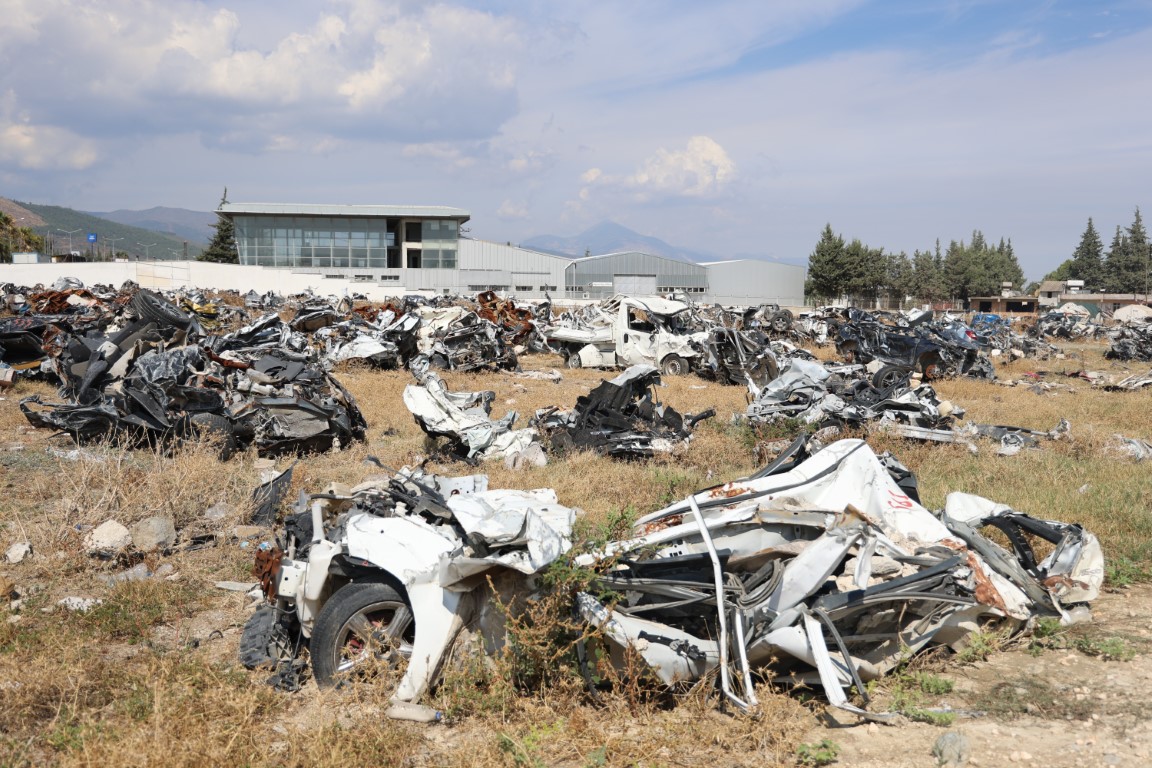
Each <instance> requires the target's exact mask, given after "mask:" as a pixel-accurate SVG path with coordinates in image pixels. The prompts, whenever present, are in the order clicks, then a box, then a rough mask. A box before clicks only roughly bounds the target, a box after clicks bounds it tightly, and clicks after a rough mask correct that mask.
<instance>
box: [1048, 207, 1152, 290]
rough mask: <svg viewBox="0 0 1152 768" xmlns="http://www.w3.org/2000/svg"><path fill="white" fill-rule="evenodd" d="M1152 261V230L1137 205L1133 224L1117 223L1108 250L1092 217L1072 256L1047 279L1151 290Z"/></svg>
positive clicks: (1091, 287)
mask: <svg viewBox="0 0 1152 768" xmlns="http://www.w3.org/2000/svg"><path fill="white" fill-rule="evenodd" d="M1150 261H1152V245H1150V244H1149V242H1148V232H1147V231H1146V230H1145V229H1144V221H1143V219H1141V218H1140V209H1139V208H1137V209H1136V216H1135V217H1134V218H1133V220H1132V224H1131V225H1130V226H1128V227H1127V228H1124V229H1121V228H1120V226H1119V225H1117V226H1116V234H1115V235H1114V236H1113V237H1112V245H1111V246H1109V248H1108V251H1107V253H1105V251H1104V243H1103V242H1102V241H1101V240H1100V235H1099V233H1097V232H1096V225H1095V224H1093V223H1092V219H1091V218H1089V219H1088V226H1087V227H1086V228H1085V229H1084V234H1082V235H1081V236H1080V244H1079V245H1077V246H1076V250H1075V251H1073V253H1072V258H1070V259H1067V260H1066V261H1065V262H1064V263H1062V264H1061V265H1060V266H1058V267H1057V268H1056V269H1055V270H1053V271H1052V272H1049V273H1048V274H1047V275H1045V276H1044V279H1045V280H1083V281H1084V287H1085V288H1087V289H1088V290H1093V291H1105V292H1107V293H1143V294H1147V293H1148V288H1149V280H1150V278H1152V270H1150V267H1152V264H1150Z"/></svg>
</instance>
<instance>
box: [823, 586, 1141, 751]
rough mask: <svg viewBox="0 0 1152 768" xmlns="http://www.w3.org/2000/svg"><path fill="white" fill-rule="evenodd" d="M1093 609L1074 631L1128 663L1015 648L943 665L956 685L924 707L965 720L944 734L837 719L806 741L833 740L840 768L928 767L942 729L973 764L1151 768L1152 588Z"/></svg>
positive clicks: (1112, 596)
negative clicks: (1110, 645) (1111, 644)
mask: <svg viewBox="0 0 1152 768" xmlns="http://www.w3.org/2000/svg"><path fill="white" fill-rule="evenodd" d="M1092 607H1093V618H1094V621H1093V624H1092V625H1091V626H1090V627H1086V628H1084V629H1082V630H1081V631H1083V632H1085V633H1087V634H1086V636H1090V637H1094V638H1105V637H1107V638H1118V639H1121V640H1123V641H1124V642H1125V643H1126V644H1127V645H1128V647H1129V649H1130V652H1133V653H1134V655H1133V656H1132V657H1131V658H1130V659H1127V660H1114V659H1108V660H1105V658H1104V657H1102V656H1089V655H1086V654H1085V653H1083V652H1081V651H1079V650H1076V649H1074V648H1049V649H1035V650H1032V651H1029V649H1027V648H1016V649H1009V650H1006V651H1003V652H1000V653H995V654H992V655H991V656H990V657H989V658H988V659H987V660H986V661H981V662H977V663H974V664H971V665H962V666H956V665H954V664H948V665H945V666H942V671H941V672H940V673H939V674H940V676H941V677H943V678H945V679H947V680H950V681H952V683H953V684H954V686H955V687H954V689H953V691H952V693H949V694H946V695H942V696H939V697H934V699H933V700H932V701H931V702H929V703H930V704H931V705H932V706H937V707H950V708H952V709H954V710H956V711H958V712H961V713H966V714H968V716H963V715H962V716H960V717H958V718H957V720H956V723H955V725H953V726H952V727H951V728H941V727H937V726H934V725H929V724H926V723H916V722H907V721H905V722H901V723H899V724H896V725H877V724H861V723H860V722H859V720H858V719H857V718H855V717H853V716H851V715H848V714H837V715H835V716H834V717H831V718H829V720H828V721H827V722H826V723H822V724H818V725H814V726H813V728H812V729H811V730H810V731H809V733H808V734H807V737H806V738H805V742H807V743H815V742H818V741H820V740H821V739H831V740H832V741H834V742H835V743H836V744H837V745H838V747H839V757H838V763H837V764H838V765H846V766H853V767H854V768H857V767H858V768H880V767H881V766H885V767H887V768H903V767H904V766H908V768H912V767H913V766H916V767H917V768H918V767H919V766H930V765H934V762H933V758H932V747H933V745H934V744H935V743H936V740H937V739H938V738H939V737H940V735H941V734H942V733H945V732H946V731H948V730H954V731H958V732H960V733H962V734H964V735H965V736H966V737H967V739H968V743H969V749H970V755H971V757H970V758H969V761H968V763H969V764H970V765H977V766H980V765H983V766H994V765H996V766H998V765H1005V764H1016V765H1035V766H1050V767H1051V768H1064V767H1065V766H1068V767H1069V768H1071V767H1072V766H1110V765H1121V766H1124V765H1127V766H1144V765H1149V764H1150V762H1152V721H1149V718H1148V714H1149V712H1150V711H1152V703H1150V702H1152V655H1150V654H1149V653H1148V651H1149V650H1152V587H1149V586H1147V585H1138V586H1134V587H1131V588H1127V589H1121V590H1115V591H1110V592H1108V593H1106V594H1104V595H1101V597H1100V599H1099V600H1098V601H1096V602H1095V603H1093V606H1092ZM1097 642H1099V640H1097ZM1089 648H1091V646H1090V645H1089Z"/></svg>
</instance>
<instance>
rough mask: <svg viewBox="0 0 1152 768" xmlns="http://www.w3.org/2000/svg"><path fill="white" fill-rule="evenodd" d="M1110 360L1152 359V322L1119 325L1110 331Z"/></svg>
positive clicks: (1107, 355) (1107, 354)
mask: <svg viewBox="0 0 1152 768" xmlns="http://www.w3.org/2000/svg"><path fill="white" fill-rule="evenodd" d="M1108 340H1109V342H1110V345H1109V347H1108V351H1107V352H1105V353H1104V357H1106V358H1108V359H1110V360H1141V361H1143V362H1148V361H1150V360H1152V322H1144V323H1126V324H1124V325H1118V326H1116V327H1115V328H1113V329H1112V330H1111V331H1109V333H1108Z"/></svg>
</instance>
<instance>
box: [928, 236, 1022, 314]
mask: <svg viewBox="0 0 1152 768" xmlns="http://www.w3.org/2000/svg"><path fill="white" fill-rule="evenodd" d="M943 271H944V282H945V285H946V287H947V289H948V291H949V292H950V293H951V294H952V295H953V296H955V297H957V298H961V299H964V300H965V301H967V300H968V299H969V298H971V297H972V296H992V295H996V294H999V293H1000V284H1001V283H1011V284H1012V286H1013V287H1014V288H1019V287H1020V286H1022V285H1023V284H1024V271H1023V270H1022V269H1020V263H1019V262H1018V261H1017V260H1016V253H1015V251H1014V250H1013V248H1012V241H1011V240H1004V239H1003V238H1001V239H1000V243H999V244H998V245H996V246H991V245H989V244H988V241H987V240H985V239H984V233H983V232H981V231H980V230H975V231H973V232H972V240H971V242H969V243H968V244H965V243H964V241H963V240H961V241H959V242H957V241H955V240H953V241H952V242H951V243H949V245H948V250H947V252H946V253H945V255H944V270H943Z"/></svg>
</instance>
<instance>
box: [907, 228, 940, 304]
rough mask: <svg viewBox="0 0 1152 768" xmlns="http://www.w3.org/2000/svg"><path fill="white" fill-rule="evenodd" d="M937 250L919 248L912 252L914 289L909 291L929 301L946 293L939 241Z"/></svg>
mask: <svg viewBox="0 0 1152 768" xmlns="http://www.w3.org/2000/svg"><path fill="white" fill-rule="evenodd" d="M936 251H937V252H936V254H933V253H932V251H921V250H917V251H916V252H914V253H913V254H912V290H911V291H909V293H910V294H911V295H912V296H915V297H916V298H918V299H923V300H924V301H927V302H933V301H936V300H937V299H942V298H944V293H945V291H944V274H943V272H942V271H941V268H940V266H941V264H940V262H941V258H942V257H941V256H940V254H939V251H940V243H939V241H937V243H936Z"/></svg>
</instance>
